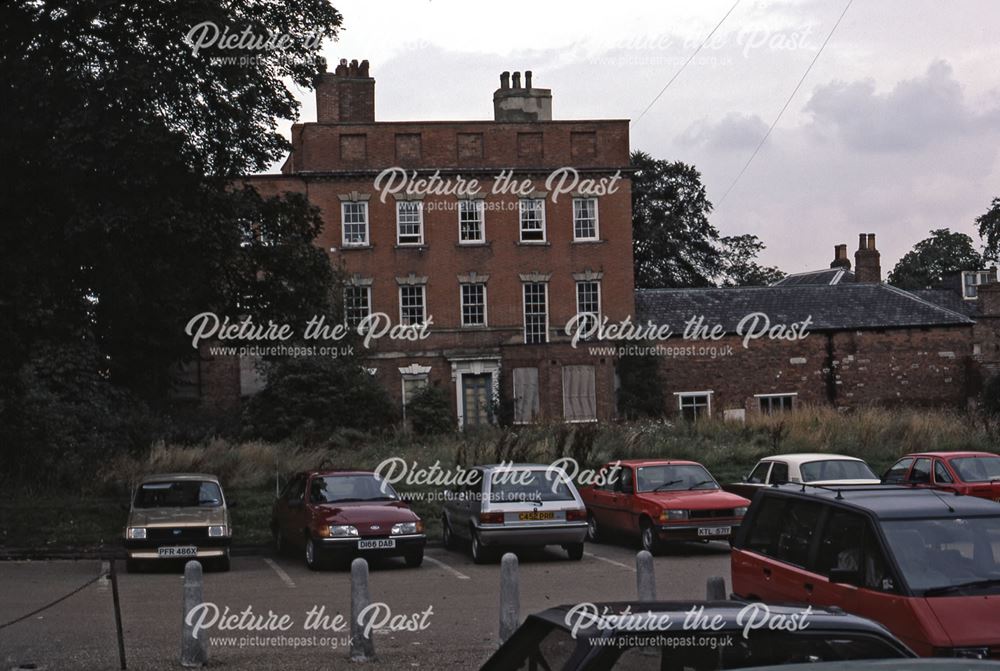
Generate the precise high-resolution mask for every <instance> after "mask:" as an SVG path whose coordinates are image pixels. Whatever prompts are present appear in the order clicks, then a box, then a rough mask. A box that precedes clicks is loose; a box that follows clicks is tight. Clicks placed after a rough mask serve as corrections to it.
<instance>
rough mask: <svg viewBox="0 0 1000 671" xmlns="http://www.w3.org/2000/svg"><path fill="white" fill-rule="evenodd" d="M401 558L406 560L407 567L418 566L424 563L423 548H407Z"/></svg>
mask: <svg viewBox="0 0 1000 671" xmlns="http://www.w3.org/2000/svg"><path fill="white" fill-rule="evenodd" d="M403 559H404V560H405V561H406V565H407V566H408V567H409V568H418V567H419V566H420V565H421V564H423V563H424V549H423V548H418V549H416V550H409V551H407V553H406V554H405V555H403Z"/></svg>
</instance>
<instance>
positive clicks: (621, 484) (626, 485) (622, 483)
mask: <svg viewBox="0 0 1000 671" xmlns="http://www.w3.org/2000/svg"><path fill="white" fill-rule="evenodd" d="M618 491H620V492H621V493H622V494H631V493H632V469H631V468H627V467H625V468H622V470H621V477H620V478H619V479H618Z"/></svg>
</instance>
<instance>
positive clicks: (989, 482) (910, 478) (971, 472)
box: [882, 452, 1000, 502]
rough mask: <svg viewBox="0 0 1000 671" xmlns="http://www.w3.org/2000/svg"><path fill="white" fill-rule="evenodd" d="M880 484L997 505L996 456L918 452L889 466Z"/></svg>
mask: <svg viewBox="0 0 1000 671" xmlns="http://www.w3.org/2000/svg"><path fill="white" fill-rule="evenodd" d="M882 482H884V483H885V484H887V485H901V484H902V485H916V486H918V487H930V488H932V489H943V490H945V491H949V492H957V493H959V494H965V495H967V496H978V497H979V498H982V499H990V500H991V501H998V502H1000V455H997V454H992V453H990V452H919V453H915V454H908V455H906V456H905V457H903V458H902V459H900V460H899V461H897V462H896V463H895V464H893V465H892V468H890V469H889V470H888V471H886V473H885V475H884V476H882Z"/></svg>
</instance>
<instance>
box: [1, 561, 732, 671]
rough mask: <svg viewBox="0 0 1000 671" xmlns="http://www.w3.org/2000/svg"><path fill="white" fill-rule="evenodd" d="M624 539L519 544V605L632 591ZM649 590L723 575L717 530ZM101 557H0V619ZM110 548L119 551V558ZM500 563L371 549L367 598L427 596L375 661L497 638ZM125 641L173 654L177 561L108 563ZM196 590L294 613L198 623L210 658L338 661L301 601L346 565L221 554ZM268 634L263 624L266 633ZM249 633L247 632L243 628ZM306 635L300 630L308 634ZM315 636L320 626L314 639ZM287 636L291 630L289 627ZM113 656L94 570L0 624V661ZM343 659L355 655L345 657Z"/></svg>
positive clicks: (326, 586) (153, 661) (441, 659)
mask: <svg viewBox="0 0 1000 671" xmlns="http://www.w3.org/2000/svg"><path fill="white" fill-rule="evenodd" d="M635 552H636V548H633V547H630V546H624V545H619V544H602V543H587V544H586V547H585V552H584V556H583V559H582V560H581V561H578V562H567V561H566V555H565V552H563V551H562V550H561V549H560V548H558V547H550V548H546V549H544V550H531V551H525V552H521V553H520V554H519V556H520V559H521V562H520V579H521V616H522V618H524V617H526V616H527V615H528V614H530V613H534V612H538V611H541V610H544V609H546V608H550V607H552V606H555V605H560V604H571V603H578V602H584V601H591V602H593V601H610V600H622V599H631V598H634V597H635V594H636V574H635ZM654 561H655V568H656V580H657V595H658V597H659V598H670V599H701V598H704V596H705V581H706V579H707V578H709V577H712V576H723V577H725V578H726V582H727V584H730V582H731V581H730V574H729V547H728V545H726V544H725V543H721V542H711V543H708V544H700V543H692V544H678V545H677V546H675V547H671V548H669V549H668V550H667V552H666V553H664V554H663V555H662V556H659V557H656V558H655V560H654ZM101 564H102V563H101V562H100V561H76V562H73V561H33V562H4V563H0V594H3V595H4V598H3V599H2V600H0V624H2V623H4V622H8V621H9V620H12V619H14V618H16V617H19V616H21V615H23V614H25V613H28V612H31V611H32V610H34V609H35V608H38V607H39V606H41V605H44V604H46V603H48V602H50V601H53V600H55V599H57V598H59V597H61V596H63V595H64V594H66V593H68V592H70V591H72V590H73V589H75V588H77V587H79V585H81V584H82V583H84V582H85V581H87V580H88V579H90V578H93V577H94V576H97V575H99V574H100V573H101V572H102V565H101ZM122 564H123V562H119V564H118V566H119V569H121V568H122ZM499 570H500V569H499V565H497V564H485V565H477V564H475V563H474V562H473V560H472V558H471V556H469V553H468V550H467V549H466V550H465V551H449V550H446V549H444V548H443V547H441V546H437V545H433V546H429V547H428V548H427V550H426V553H425V558H424V564H423V566H421V567H420V568H418V569H410V568H406V566H405V563H404V562H403V560H402V559H398V558H389V559H385V560H378V561H375V562H373V563H372V565H371V573H370V583H369V584H370V589H371V598H372V600H373V601H374V602H384V603H386V604H387V605H388V607H389V608H390V609H391V611H392V613H393V614H394V615H412V614H416V613H421V612H424V611H426V610H427V609H428V607H431V608H432V609H433V611H432V613H431V615H430V616H429V617H428V618H427V622H428V623H429V626H428V627H427V628H426V629H425V630H423V631H400V632H392V633H383V634H378V635H376V637H375V645H376V653H377V656H378V661H377V662H376V663H375V664H374V665H373V666H374V667H375V668H394V669H395V668H404V667H405V668H429V669H468V668H478V665H479V664H481V663H482V662H484V661H485V660H486V659H487V658H488V657H489V655H490V654H492V653H493V652H494V651H495V650H496V647H497V645H498V644H499V641H498V638H497V629H498V620H499V614H498V601H499V590H500V584H499ZM118 579H119V588H120V596H121V608H122V618H123V623H124V639H125V652H126V658H127V662H128V668H129V669H174V668H178V665H177V658H178V651H179V641H180V630H181V610H182V607H181V589H182V577H181V570H180V565H176V566H170V565H166V566H163V567H162V568H161V567H158V568H156V569H154V570H153V571H151V572H149V573H141V574H127V573H125V572H124V571H123V570H119V575H118ZM205 600H206V601H209V602H212V603H214V604H216V605H217V606H218V607H219V608H220V609H224V608H226V607H229V608H230V610H231V612H232V613H234V614H236V613H240V612H242V611H244V610H245V609H246V608H248V607H250V608H252V611H253V613H254V614H256V615H265V616H266V615H267V614H268V613H269V612H273V613H275V614H288V615H289V616H290V617H291V618H292V620H293V621H294V623H295V624H294V626H293V627H292V628H291V629H289V630H288V631H286V632H284V636H285V639H286V640H285V641H284V644H280V645H257V644H253V643H252V642H251V641H249V640H245V641H244V642H243V643H244V645H242V646H241V645H240V641H239V638H240V634H241V632H223V631H218V630H217V629H210V630H209V634H210V635H211V636H213V637H214V638H216V639H217V640H216V641H214V642H213V643H214V644H213V645H212V647H211V665H212V667H216V668H257V669H285V668H295V669H302V670H307V669H329V668H342V667H343V668H346V667H348V666H349V664H350V663H349V662H348V659H347V646H348V643H347V640H346V633H326V632H322V631H320V632H317V631H306V630H305V629H304V628H303V625H304V620H305V618H306V613H307V612H308V611H309V610H310V609H313V608H314V607H315V608H323V607H325V610H324V614H326V615H328V616H330V617H333V616H335V615H337V614H341V615H343V616H344V617H345V618H346V617H348V615H349V612H350V611H349V608H350V575H349V573H348V572H345V571H338V570H329V571H318V572H317V571H310V570H309V569H308V568H307V567H306V566H305V564H304V563H303V562H302V561H301V560H300V558H298V557H275V556H234V557H233V558H232V570H231V571H230V572H229V573H211V572H210V573H206V574H205ZM268 636H270V635H268ZM248 638H252V635H251V636H250V637H248ZM310 638H311V639H312V640H309V639H310ZM321 638H325V639H327V640H326V641H325V645H320V640H319V639H321ZM292 639H295V640H292ZM32 664H33V665H35V668H40V669H88V670H92V669H93V670H96V669H117V668H118V658H117V644H116V637H115V623H114V614H113V606H112V594H111V587H110V585H109V583H108V581H107V580H104V579H102V580H98V581H96V582H95V583H93V584H91V585H89V586H88V587H86V588H84V589H83V590H82V591H81V592H79V593H77V594H75V595H73V596H70V597H69V598H67V599H66V600H64V601H62V602H60V603H59V604H57V605H55V606H53V607H52V608H50V609H48V610H46V611H43V612H42V613H40V614H39V615H38V616H35V617H32V618H29V619H27V620H25V621H22V622H19V623H17V624H14V625H12V626H9V627H6V628H3V629H0V668H3V669H9V668H18V667H22V668H31V667H30V666H29V665H32ZM352 668H356V667H352Z"/></svg>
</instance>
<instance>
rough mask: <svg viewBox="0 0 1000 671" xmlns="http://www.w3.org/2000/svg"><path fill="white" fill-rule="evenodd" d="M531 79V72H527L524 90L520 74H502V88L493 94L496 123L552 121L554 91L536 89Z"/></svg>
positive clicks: (525, 73)
mask: <svg viewBox="0 0 1000 671" xmlns="http://www.w3.org/2000/svg"><path fill="white" fill-rule="evenodd" d="M511 79H512V81H511ZM531 79H532V73H531V70H525V71H524V88H522V87H521V73H520V72H515V73H513V75H511V73H509V72H503V73H501V74H500V88H498V89H497V90H496V91H494V92H493V119H494V120H495V121H510V122H519V121H521V122H523V121H552V90H551V89H536V88H534V86H533V84H532V81H531ZM508 82H510V84H508Z"/></svg>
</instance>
